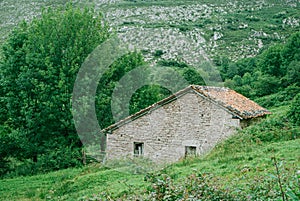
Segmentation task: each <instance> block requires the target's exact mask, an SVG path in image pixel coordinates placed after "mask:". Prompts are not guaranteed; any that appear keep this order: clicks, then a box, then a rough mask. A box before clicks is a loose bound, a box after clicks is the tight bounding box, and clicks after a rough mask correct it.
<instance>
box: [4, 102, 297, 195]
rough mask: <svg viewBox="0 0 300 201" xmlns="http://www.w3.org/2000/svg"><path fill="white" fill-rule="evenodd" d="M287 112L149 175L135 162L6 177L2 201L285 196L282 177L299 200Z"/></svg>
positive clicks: (287, 192)
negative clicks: (131, 164) (210, 148)
mask: <svg viewBox="0 0 300 201" xmlns="http://www.w3.org/2000/svg"><path fill="white" fill-rule="evenodd" d="M288 110H289V108H288V107H280V108H278V109H276V110H272V112H273V113H274V115H273V116H270V117H268V118H266V119H265V120H263V121H261V122H260V123H258V124H255V125H252V126H250V127H248V128H246V129H245V130H241V131H239V133H238V134H237V135H235V136H233V137H231V138H230V139H228V140H227V141H225V142H223V143H221V144H219V145H218V146H217V147H216V148H215V149H214V150H213V151H212V152H211V153H210V154H208V155H206V156H203V157H200V158H189V159H186V160H182V161H180V162H178V163H175V164H172V165H169V166H168V167H165V168H163V169H161V170H156V171H150V172H148V173H145V172H137V171H134V168H138V167H134V166H132V167H131V171H122V170H121V169H122V168H121V167H120V166H119V167H118V168H116V169H114V168H113V169H111V168H109V167H108V166H105V165H100V164H90V165H88V166H85V167H80V168H72V169H67V170H60V171H56V172H51V173H48V174H43V175H37V176H26V177H17V178H14V179H3V180H0V197H1V198H0V200H26V199H31V200H47V199H48V200H117V199H121V200H133V199H138V198H139V199H144V200H153V199H155V200H180V199H182V200H186V198H187V197H190V198H192V197H193V198H195V199H196V198H197V197H198V198H199V199H202V200H219V199H224V200H247V199H248V200H259V199H262V200H268V199H270V200H282V194H281V191H280V186H279V183H278V176H279V177H280V179H281V186H282V188H283V191H284V196H285V197H286V200H299V197H300V189H299V182H300V177H299V168H300V166H299V164H300V158H299V157H298V156H299V142H300V141H299V133H300V130H299V127H295V126H294V125H293V124H292V123H291V122H289V121H288V119H287V118H286V113H287V112H288ZM283 128H284V129H283ZM274 159H275V160H276V162H275V160H274ZM127 164H128V163H127ZM124 165H125V163H124ZM114 167H117V166H114ZM124 167H127V165H125V166H124ZM276 167H278V172H277V171H276ZM134 172H135V173H134ZM41 184H43V185H41ZM200 196H201V197H200Z"/></svg>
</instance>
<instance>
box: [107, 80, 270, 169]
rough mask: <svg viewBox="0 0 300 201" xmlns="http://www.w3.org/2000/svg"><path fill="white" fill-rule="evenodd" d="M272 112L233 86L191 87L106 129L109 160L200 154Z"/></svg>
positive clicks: (174, 158) (166, 159)
mask: <svg viewBox="0 0 300 201" xmlns="http://www.w3.org/2000/svg"><path fill="white" fill-rule="evenodd" d="M267 114H270V112H269V111H268V110H266V109H264V108H262V107H261V106H259V105H258V104H256V103H255V102H253V101H251V100H249V99H248V98H246V97H244V96H243V95H241V94H239V93H237V92H235V91H234V90H231V89H228V88H224V87H210V86H197V85H191V86H188V87H187V88H185V89H183V90H181V91H178V92H177V93H175V94H173V95H171V96H169V97H167V98H165V99H163V100H161V101H159V102H157V103H155V104H153V105H151V106H149V107H147V108H145V109H143V110H141V111H139V112H138V113H136V114H133V115H131V116H129V117H127V118H125V119H123V120H121V121H119V122H117V123H115V124H113V125H111V126H109V127H107V128H106V129H104V130H103V132H104V133H105V134H106V135H107V142H106V156H107V158H108V159H117V158H123V157H135V156H137V157H138V156H143V157H147V158H149V159H151V160H153V161H154V162H157V163H166V162H174V161H177V160H179V159H180V158H183V157H185V156H187V155H200V154H203V153H205V152H207V151H209V150H210V149H211V148H213V147H214V146H215V145H216V143H218V142H219V141H220V140H223V139H225V138H227V137H228V136H230V135H231V134H233V133H234V131H235V130H236V129H237V128H243V127H244V126H247V124H248V123H249V121H250V120H251V119H254V118H258V117H262V116H265V115H267Z"/></svg>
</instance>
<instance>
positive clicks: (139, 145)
mask: <svg viewBox="0 0 300 201" xmlns="http://www.w3.org/2000/svg"><path fill="white" fill-rule="evenodd" d="M133 145H134V150H133V153H134V155H135V156H142V155H144V143H143V142H134V143H133Z"/></svg>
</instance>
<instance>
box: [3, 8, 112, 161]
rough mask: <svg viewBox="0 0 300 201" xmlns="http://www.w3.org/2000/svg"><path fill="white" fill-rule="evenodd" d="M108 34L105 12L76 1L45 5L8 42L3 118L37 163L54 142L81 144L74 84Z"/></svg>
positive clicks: (54, 145) (5, 52)
mask: <svg viewBox="0 0 300 201" xmlns="http://www.w3.org/2000/svg"><path fill="white" fill-rule="evenodd" d="M108 37H109V32H108V26H107V25H106V24H105V23H104V21H103V18H102V16H101V15H99V14H97V13H96V12H95V11H94V10H93V9H89V8H86V9H84V10H80V9H75V8H72V6H71V5H70V4H68V5H67V6H66V7H64V8H63V7H62V8H60V9H58V10H51V9H48V10H44V11H43V12H42V16H41V18H36V19H34V20H33V21H32V22H30V23H26V22H22V23H21V24H20V25H19V26H18V28H16V29H15V30H14V31H13V32H12V34H11V35H10V37H9V39H8V41H7V42H6V44H5V45H4V47H3V63H2V64H1V68H0V74H1V75H0V79H1V80H0V83H1V87H2V88H1V94H2V99H1V101H2V103H3V105H5V106H6V107H7V115H6V116H5V118H4V117H3V119H5V121H6V123H7V125H9V126H10V127H11V128H12V129H13V130H15V131H17V132H18V133H19V135H20V136H22V137H23V139H24V141H26V142H27V143H28V144H29V145H30V146H29V148H28V150H27V151H25V152H24V153H27V155H22V157H25V158H32V159H33V161H35V162H37V160H38V157H39V156H41V155H42V154H45V153H48V152H49V151H51V150H49V146H50V145H51V149H55V147H56V148H60V147H62V146H65V145H68V146H71V147H80V146H81V143H80V141H79V138H78V136H77V134H76V131H75V127H74V124H73V120H72V114H71V95H72V90H73V84H74V81H75V78H76V75H77V72H78V70H79V68H80V66H81V64H82V63H83V61H84V60H85V58H86V57H87V56H88V55H89V54H90V53H91V52H92V51H93V50H94V48H96V47H97V46H98V45H99V44H100V43H102V42H103V41H104V40H106V39H107V38H108ZM3 105H2V106H3ZM20 154H21V153H20Z"/></svg>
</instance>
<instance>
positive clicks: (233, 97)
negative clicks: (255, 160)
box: [102, 85, 271, 132]
mask: <svg viewBox="0 0 300 201" xmlns="http://www.w3.org/2000/svg"><path fill="white" fill-rule="evenodd" d="M190 91H194V92H195V93H197V94H198V95H200V96H202V97H204V98H207V99H208V100H209V101H212V102H213V103H215V104H217V105H219V106H220V107H223V108H224V109H226V110H228V111H230V112H231V113H233V114H234V115H236V116H237V117H238V118H240V119H250V118H255V117H259V116H264V115H267V114H271V113H270V112H269V111H268V110H267V109H265V108H263V107H261V106H259V105H258V104H257V103H255V102H254V101H252V100H250V99H248V98H246V97H245V96H243V95H241V94H239V93H237V92H235V91H234V90H232V89H229V88H225V87H212V86H198V85H190V86H188V87H186V88H184V89H182V90H180V91H178V92H177V93H175V94H173V95H171V96H169V97H167V98H165V99H163V100H161V101H159V102H157V103H154V104H153V105H150V106H149V107H147V108H145V109H143V110H140V111H139V112H137V113H135V114H133V115H131V116H128V117H126V118H125V119H122V120H120V121H119V122H117V123H115V124H113V125H111V126H109V127H107V128H105V129H103V130H102V132H108V131H110V130H114V129H116V128H119V127H120V126H122V125H124V124H126V123H129V122H131V121H133V120H135V119H137V118H139V117H140V116H143V115H145V114H147V113H148V112H149V111H152V110H155V109H156V108H158V107H160V106H162V105H165V104H168V103H169V102H172V101H174V100H176V99H177V98H179V97H180V96H182V95H184V94H186V93H188V92H190Z"/></svg>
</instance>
